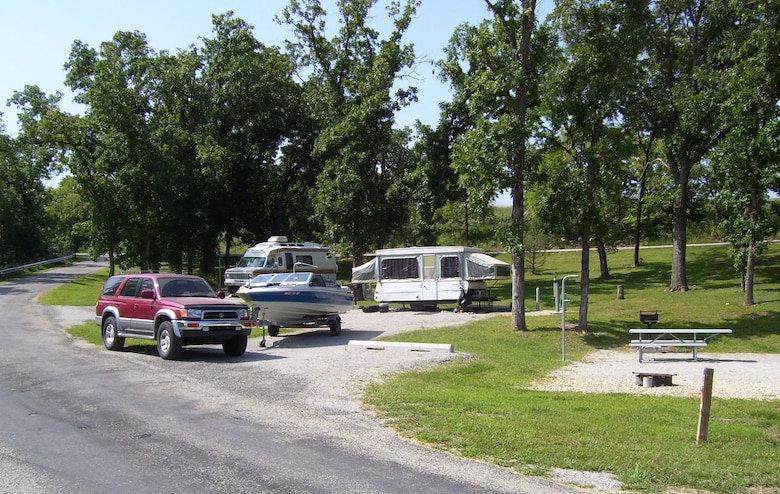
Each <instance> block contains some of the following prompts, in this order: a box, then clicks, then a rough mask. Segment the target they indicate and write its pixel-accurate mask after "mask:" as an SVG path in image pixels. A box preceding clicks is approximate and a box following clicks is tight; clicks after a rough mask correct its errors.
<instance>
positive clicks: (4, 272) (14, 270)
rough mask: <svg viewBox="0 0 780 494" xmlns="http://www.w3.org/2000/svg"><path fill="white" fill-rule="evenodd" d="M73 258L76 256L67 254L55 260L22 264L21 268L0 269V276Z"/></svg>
mask: <svg viewBox="0 0 780 494" xmlns="http://www.w3.org/2000/svg"><path fill="white" fill-rule="evenodd" d="M74 257H76V254H68V255H67V256H62V257H58V258H56V259H47V260H45V261H38V262H31V263H30V264H24V265H22V266H14V267H12V268H5V269H0V276H3V275H6V274H10V273H16V272H19V271H24V270H25V269H29V268H35V267H38V266H45V265H47V264H54V263H57V262H62V261H67V260H68V259H73V258H74Z"/></svg>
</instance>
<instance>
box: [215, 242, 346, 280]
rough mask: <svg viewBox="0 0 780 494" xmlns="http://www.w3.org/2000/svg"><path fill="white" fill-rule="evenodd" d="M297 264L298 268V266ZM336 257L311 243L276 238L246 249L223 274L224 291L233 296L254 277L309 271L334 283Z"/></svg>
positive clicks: (328, 250) (318, 245)
mask: <svg viewBox="0 0 780 494" xmlns="http://www.w3.org/2000/svg"><path fill="white" fill-rule="evenodd" d="M299 263H300V264H299ZM336 269H337V266H336V256H334V255H333V254H331V252H330V249H329V248H328V247H326V246H324V245H320V244H316V243H314V242H289V241H288V240H287V237H285V236H281V235H277V236H274V237H270V238H269V239H268V241H267V242H261V243H259V244H257V245H255V246H253V247H250V248H249V249H247V251H246V252H245V253H244V256H243V257H242V258H241V260H240V261H238V264H236V267H234V268H230V269H226V270H225V287H226V288H227V289H228V290H229V291H230V293H236V290H238V288H239V287H241V286H242V285H245V284H246V283H248V282H249V281H251V280H252V278H254V277H255V276H257V275H259V274H264V273H292V272H293V271H312V272H315V273H320V274H322V275H323V277H325V278H328V279H331V280H333V281H334V282H335V281H336Z"/></svg>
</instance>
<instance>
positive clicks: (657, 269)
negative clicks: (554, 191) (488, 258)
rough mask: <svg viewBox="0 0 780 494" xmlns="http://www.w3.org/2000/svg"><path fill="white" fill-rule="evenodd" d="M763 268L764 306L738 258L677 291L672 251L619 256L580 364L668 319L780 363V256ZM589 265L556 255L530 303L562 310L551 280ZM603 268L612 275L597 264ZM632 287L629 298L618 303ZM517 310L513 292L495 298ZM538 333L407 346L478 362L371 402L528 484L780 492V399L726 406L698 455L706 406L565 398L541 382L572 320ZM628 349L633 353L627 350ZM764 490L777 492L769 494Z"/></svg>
mask: <svg viewBox="0 0 780 494" xmlns="http://www.w3.org/2000/svg"><path fill="white" fill-rule="evenodd" d="M777 250H778V249H777V248H776V247H773V248H772V249H771V250H770V252H769V253H768V254H766V255H764V256H762V257H761V258H760V260H759V268H758V269H757V274H756V290H755V299H756V301H757V302H758V304H757V305H754V306H752V307H744V306H742V301H743V298H744V294H743V293H742V292H741V291H740V290H739V277H738V276H737V275H736V273H735V272H734V271H733V269H732V267H731V261H730V260H729V258H728V249H727V248H726V247H706V248H704V247H695V248H694V247H691V248H689V249H688V256H687V257H688V281H689V285H690V288H691V290H690V291H688V292H685V293H670V292H668V291H667V287H668V284H669V280H670V276H671V275H670V269H669V264H670V257H669V256H670V255H671V253H670V250H668V249H649V250H643V251H642V266H640V267H638V268H634V267H631V264H632V263H633V253H632V251H619V252H616V253H613V254H611V255H610V257H609V261H610V268H611V275H612V276H611V277H610V278H609V279H607V280H599V279H594V280H591V287H590V295H589V315H588V321H589V327H590V332H589V333H588V334H587V335H585V336H584V337H581V336H579V335H578V334H577V333H575V332H572V331H569V332H567V358H568V359H569V360H578V359H580V358H582V356H583V355H584V354H585V353H587V352H589V351H592V350H593V349H597V348H627V347H626V344H627V343H628V341H629V340H630V336H629V335H628V329H630V328H632V327H641V325H640V324H639V316H638V314H639V311H640V310H656V309H657V310H659V311H660V312H661V323H660V324H662V325H663V326H661V327H726V328H732V329H733V330H734V334H733V335H730V336H728V337H718V338H716V339H714V340H712V343H711V344H710V345H709V346H708V347H707V351H712V352H756V353H780V331H779V330H778V329H777V328H779V327H780V253H778V252H777ZM578 266H579V254H574V253H563V254H552V255H550V256H548V258H547V262H546V264H545V265H544V266H543V269H542V270H541V272H540V273H539V274H538V275H535V276H529V277H528V278H527V290H526V291H527V293H528V294H529V299H528V301H527V303H526V306H527V307H529V308H532V307H533V305H534V304H533V301H532V300H531V299H530V298H531V297H532V294H533V292H534V288H535V286H537V284H538V286H541V287H542V288H543V295H542V297H543V299H544V300H543V304H542V308H543V309H545V308H547V309H549V308H553V301H552V286H551V284H552V283H551V280H552V275H553V272H557V273H558V279H559V280H560V278H561V277H562V276H563V275H564V274H571V273H576V272H578ZM591 266H592V268H596V269H597V268H598V264H597V259H596V258H595V256H594V257H593V259H592V261H591ZM618 285H623V286H624V290H625V299H624V300H617V299H616V293H617V286H618ZM494 289H495V291H496V292H497V293H499V295H500V296H502V298H504V299H505V300H508V299H509V293H510V288H509V286H508V285H506V284H499V285H497V286H496V287H494ZM567 292H568V297H569V298H570V299H572V303H571V305H570V306H569V311H570V312H568V311H567V314H570V316H569V317H568V318H567V322H568V323H569V324H575V323H576V321H577V308H578V304H579V283H577V282H572V280H570V281H569V282H567ZM527 321H528V325H529V329H530V330H529V331H527V332H525V333H516V332H513V331H512V330H511V320H510V318H509V316H507V315H499V316H496V317H494V318H491V319H489V320H487V321H482V322H476V323H472V324H470V325H467V326H462V327H456V328H444V329H436V330H425V331H418V332H415V333H405V334H403V335H400V336H396V337H394V338H388V339H395V340H404V341H421V342H422V341H426V342H433V343H435V342H440V343H445V342H446V343H451V344H453V345H454V346H455V348H456V349H458V351H462V352H467V353H469V354H471V355H473V356H474V357H473V358H470V359H463V360H459V361H456V362H453V363H449V364H446V365H444V366H440V367H437V368H436V369H433V370H430V371H425V372H413V373H407V374H403V375H398V376H392V377H390V378H388V379H387V380H386V381H385V382H384V383H380V384H373V385H370V386H369V387H368V389H367V393H366V396H365V400H366V402H367V403H368V404H370V405H371V406H372V407H373V408H374V409H375V410H376V412H377V413H378V415H379V416H380V417H381V418H383V419H384V420H386V421H387V424H388V425H390V426H392V427H394V428H395V429H397V430H398V431H399V432H400V433H402V434H404V435H407V436H409V437H414V438H415V439H417V440H420V441H423V442H425V443H428V444H430V445H431V446H433V447H435V448H438V449H442V450H445V451H449V452H452V453H455V454H459V455H463V456H466V457H470V458H477V459H481V460H485V461H489V462H493V463H496V464H499V465H502V466H507V467H511V468H514V469H516V470H517V471H519V472H522V473H529V474H543V472H546V471H547V470H549V469H550V468H553V467H559V468H570V469H576V470H585V471H599V472H610V473H613V474H615V475H616V476H617V477H618V478H619V479H620V480H621V481H622V482H623V483H624V484H625V486H626V488H629V489H636V490H643V491H650V492H655V491H663V490H665V489H667V488H670V487H685V488H693V489H703V490H708V491H712V492H778V491H780V481H778V479H777V474H776V468H777V465H778V464H780V401H769V402H765V401H751V400H716V401H715V402H714V404H713V409H712V418H711V422H710V431H709V439H708V441H707V442H706V443H705V444H702V445H696V442H695V437H696V428H697V421H698V411H699V400H698V399H697V398H695V399H691V398H672V397H650V396H633V395H625V394H599V395H590V394H581V393H564V392H559V393H553V392H540V391H532V390H529V389H527V387H528V384H529V383H530V382H532V381H534V380H537V379H540V378H542V377H544V376H545V375H547V374H548V373H549V372H550V371H551V370H553V369H555V368H558V367H560V366H561V364H562V363H561V330H560V325H561V319H560V315H554V316H535V317H528V318H527ZM626 351H628V350H626ZM762 489H763V490H762Z"/></svg>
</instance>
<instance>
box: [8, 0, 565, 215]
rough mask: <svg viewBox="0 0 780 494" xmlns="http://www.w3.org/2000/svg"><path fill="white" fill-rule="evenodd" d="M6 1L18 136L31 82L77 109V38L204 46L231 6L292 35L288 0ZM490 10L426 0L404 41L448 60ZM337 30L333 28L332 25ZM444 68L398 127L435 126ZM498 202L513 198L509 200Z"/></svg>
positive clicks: (262, 32)
mask: <svg viewBox="0 0 780 494" xmlns="http://www.w3.org/2000/svg"><path fill="white" fill-rule="evenodd" d="M3 3H4V5H3V7H2V11H3V15H2V16H1V17H0V39H2V48H0V71H2V77H0V101H2V102H3V106H2V107H0V111H1V112H2V113H3V122H4V124H5V132H6V133H8V134H11V135H15V134H16V132H17V123H16V117H15V112H14V110H13V109H12V108H9V107H6V106H5V102H6V101H7V100H8V99H9V98H10V97H11V96H12V95H13V92H14V91H21V90H22V89H23V88H24V86H25V85H37V86H39V87H40V88H41V90H42V91H44V92H45V93H47V94H53V93H55V92H57V91H59V92H62V93H63V98H62V102H61V107H62V108H63V110H65V111H69V112H71V113H75V112H78V108H77V107H76V106H75V105H74V104H73V103H72V94H71V93H70V90H69V89H67V88H66V87H65V86H64V84H63V81H64V79H65V72H64V69H63V65H64V64H65V62H66V61H67V60H68V55H69V53H70V48H71V45H72V44H73V41H74V40H81V41H82V42H84V43H86V44H88V45H89V46H91V47H93V48H98V47H99V45H100V43H102V42H103V41H109V40H110V39H111V38H112V37H113V35H114V33H116V32H117V31H139V32H141V33H143V34H145V35H146V37H147V42H148V44H149V46H150V47H151V48H152V49H153V50H155V51H157V52H160V51H162V50H168V51H169V52H171V53H175V52H176V51H178V50H179V49H184V48H187V47H188V46H189V45H193V44H194V45H197V46H200V40H201V39H202V38H210V37H212V36H213V33H212V30H211V28H212V23H211V16H212V14H221V13H224V12H226V11H228V10H232V11H233V12H234V14H235V16H236V17H240V18H241V19H243V20H245V21H246V22H248V23H249V24H251V25H252V26H254V35H255V37H256V38H257V39H258V40H259V41H260V42H262V43H264V44H266V45H276V46H280V47H283V44H284V40H285V39H289V38H292V36H291V33H290V32H289V30H288V28H287V27H286V26H280V25H278V24H277V23H276V22H275V21H274V16H275V15H277V14H279V13H280V12H281V10H282V8H283V7H284V6H285V5H287V1H286V0H234V1H230V2H214V1H207V0H191V1H188V2H178V1H177V2H174V1H166V0H157V1H151V0H134V1H132V2H127V1H106V0H101V1H96V0H68V1H63V0H7V1H6V2H3ZM322 3H323V5H324V6H326V9H328V10H329V11H330V10H334V11H335V7H334V8H328V6H329V5H333V2H332V0H322ZM385 3H386V2H385V1H384V0H379V1H378V2H377V5H376V6H375V8H374V10H373V11H372V15H373V16H374V17H375V19H376V23H375V24H374V23H372V25H373V26H376V27H377V29H379V30H380V32H381V31H382V26H383V25H384V26H387V21H386V14H385V10H384V7H383V6H384V5H385ZM552 6H553V0H539V9H540V12H539V14H538V15H539V17H540V18H542V17H544V16H545V15H546V14H547V13H548V12H549V11H550V10H551V9H552ZM486 15H487V9H486V7H485V3H484V1H482V0H422V5H421V6H420V7H419V8H418V10H417V16H416V18H415V20H414V21H412V24H411V26H410V27H409V30H408V31H407V33H406V35H405V37H404V41H405V42H408V43H414V46H415V54H416V55H417V57H418V58H422V59H425V60H428V61H437V60H439V59H441V58H443V56H444V53H443V49H444V47H445V46H446V45H447V43H448V40H449V38H450V36H452V33H453V31H454V29H455V27H456V26H458V25H459V24H462V23H464V22H467V23H469V24H479V23H480V22H481V21H482V20H483V19H484V18H485V17H486ZM336 28H337V26H335V25H329V26H328V29H329V30H335V29H336ZM331 32H334V31H331ZM437 73H438V71H436V70H435V69H434V67H432V66H431V65H429V64H420V65H418V69H417V71H416V74H415V79H414V80H413V81H410V85H414V86H417V87H418V88H419V94H418V97H419V101H418V102H417V103H414V104H413V105H412V106H410V107H409V108H406V109H404V110H403V112H402V113H401V114H400V115H398V117H397V119H396V123H397V125H398V126H400V127H403V126H412V125H413V124H414V122H415V121H416V120H420V121H421V122H423V123H426V124H430V125H436V123H437V122H438V116H439V109H438V103H439V102H441V101H447V100H449V99H450V95H451V91H450V88H449V87H448V85H447V84H445V83H443V82H441V81H440V80H439V79H438V75H437ZM499 203H502V204H507V202H506V201H505V200H500V201H499Z"/></svg>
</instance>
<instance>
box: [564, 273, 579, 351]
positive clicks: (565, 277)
mask: <svg viewBox="0 0 780 494" xmlns="http://www.w3.org/2000/svg"><path fill="white" fill-rule="evenodd" d="M577 276H578V275H576V274H567V275H566V276H564V277H563V280H562V281H561V309H562V310H561V348H562V352H563V360H566V303H567V302H571V300H568V299H567V298H566V279H567V278H576V277H577Z"/></svg>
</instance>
